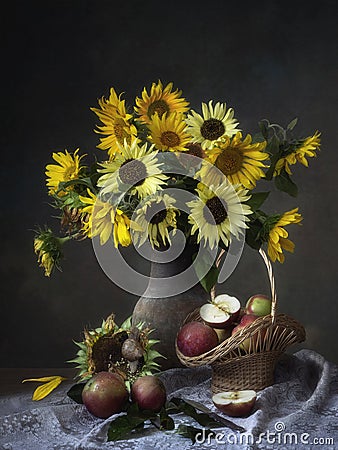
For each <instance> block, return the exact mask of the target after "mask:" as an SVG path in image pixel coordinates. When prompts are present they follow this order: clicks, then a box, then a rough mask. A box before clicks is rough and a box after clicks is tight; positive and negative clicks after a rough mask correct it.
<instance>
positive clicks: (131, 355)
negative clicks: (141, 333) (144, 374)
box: [121, 338, 144, 361]
mask: <svg viewBox="0 0 338 450" xmlns="http://www.w3.org/2000/svg"><path fill="white" fill-rule="evenodd" d="M121 351H122V356H123V358H125V359H127V360H128V361H137V360H138V359H140V358H141V357H142V356H143V354H144V350H143V348H142V345H141V344H140V343H139V342H138V341H136V340H135V339H132V338H128V339H126V340H125V341H124V342H123V344H122V349H121Z"/></svg>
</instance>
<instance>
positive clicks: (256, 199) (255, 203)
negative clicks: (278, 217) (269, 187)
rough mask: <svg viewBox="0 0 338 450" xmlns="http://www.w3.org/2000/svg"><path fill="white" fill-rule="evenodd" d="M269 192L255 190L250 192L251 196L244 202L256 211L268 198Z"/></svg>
mask: <svg viewBox="0 0 338 450" xmlns="http://www.w3.org/2000/svg"><path fill="white" fill-rule="evenodd" d="M269 194H270V191H268V192H255V193H253V194H251V197H250V198H249V200H248V201H247V202H246V204H247V205H249V206H250V208H251V209H252V210H253V211H256V210H257V209H259V208H260V207H261V206H262V204H263V203H264V202H265V200H266V199H267V198H268V196H269Z"/></svg>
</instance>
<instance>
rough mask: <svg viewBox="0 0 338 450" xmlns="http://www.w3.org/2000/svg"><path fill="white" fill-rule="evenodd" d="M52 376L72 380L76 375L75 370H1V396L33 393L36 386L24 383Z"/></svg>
mask: <svg viewBox="0 0 338 450" xmlns="http://www.w3.org/2000/svg"><path fill="white" fill-rule="evenodd" d="M52 375H60V376H62V377H65V378H67V379H69V380H72V379H73V378H74V377H75V375H76V370H74V369H73V368H65V367H63V368H53V367H51V368H42V367H29V368H25V367H19V368H17V367H16V368H14V367H13V368H0V395H1V396H4V395H9V394H19V393H28V392H32V391H33V387H34V386H35V385H36V384H33V383H28V382H27V383H22V380H25V379H27V378H41V377H48V376H52Z"/></svg>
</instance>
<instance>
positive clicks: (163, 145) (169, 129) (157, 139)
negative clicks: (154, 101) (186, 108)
mask: <svg viewBox="0 0 338 450" xmlns="http://www.w3.org/2000/svg"><path fill="white" fill-rule="evenodd" d="M186 127H187V126H186V123H185V122H184V120H183V116H182V114H177V113H173V114H170V115H169V116H168V115H167V114H166V113H165V114H163V115H162V117H160V116H159V115H158V114H155V115H154V116H153V119H152V121H151V123H150V124H149V125H148V128H149V131H150V136H149V140H150V141H151V142H152V143H153V144H154V145H155V147H156V148H157V149H158V150H164V151H168V150H170V151H171V152H180V151H186V150H187V149H186V145H187V144H188V143H189V142H190V136H189V135H188V134H187V133H186Z"/></svg>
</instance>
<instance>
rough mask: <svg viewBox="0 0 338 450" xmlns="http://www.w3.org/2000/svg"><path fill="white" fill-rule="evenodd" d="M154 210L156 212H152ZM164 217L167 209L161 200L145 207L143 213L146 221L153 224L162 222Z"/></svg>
mask: <svg viewBox="0 0 338 450" xmlns="http://www.w3.org/2000/svg"><path fill="white" fill-rule="evenodd" d="M154 210H155V211H157V212H155V213H154ZM166 217H167V209H166V207H165V204H164V201H163V200H160V201H159V202H158V203H156V204H153V205H152V206H150V207H149V208H147V211H146V213H145V218H146V221H147V222H150V223H152V224H153V225H157V224H159V223H161V222H163V221H164V219H165V218H166Z"/></svg>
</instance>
